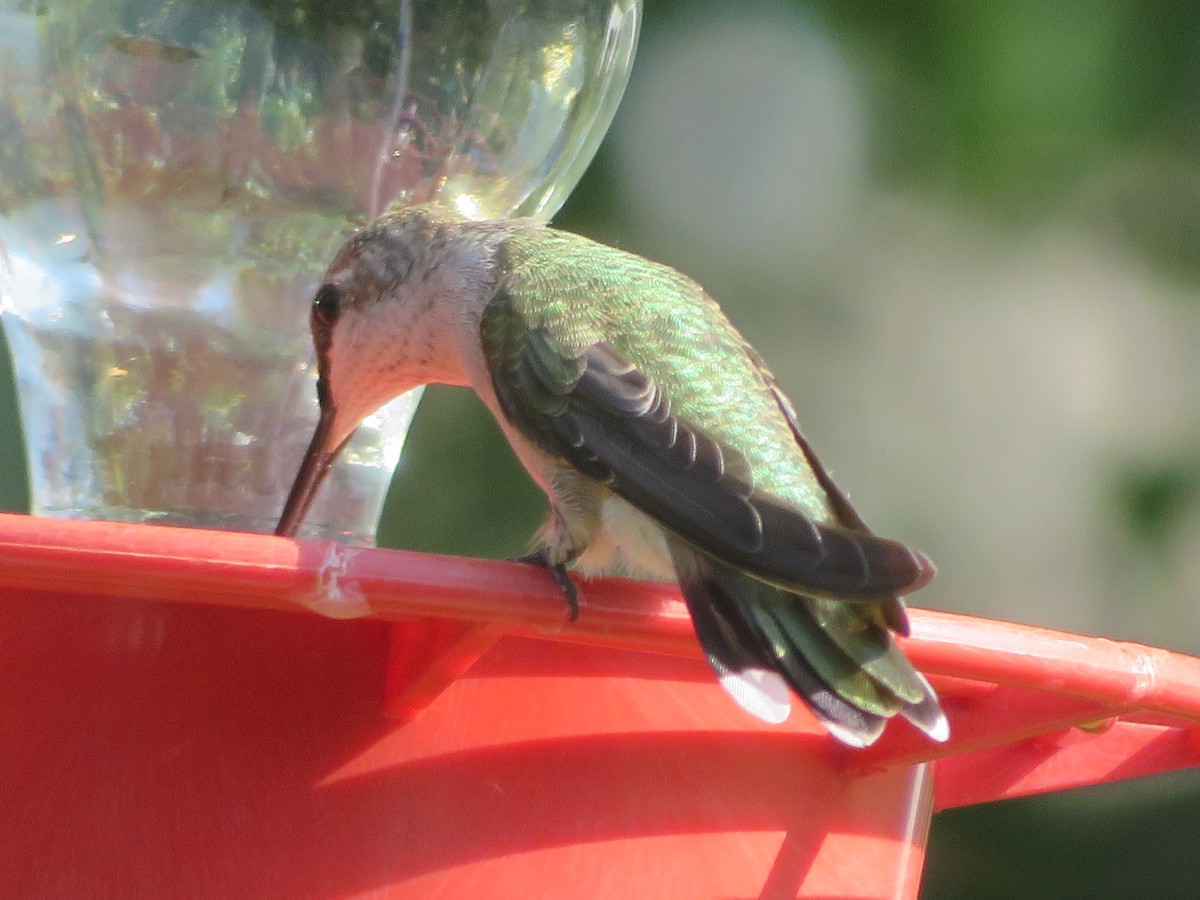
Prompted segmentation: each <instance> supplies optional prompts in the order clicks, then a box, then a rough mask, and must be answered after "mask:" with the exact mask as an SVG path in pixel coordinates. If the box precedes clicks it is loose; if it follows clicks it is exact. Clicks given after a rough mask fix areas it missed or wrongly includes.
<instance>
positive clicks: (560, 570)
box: [513, 549, 579, 622]
mask: <svg viewBox="0 0 1200 900" xmlns="http://www.w3.org/2000/svg"><path fill="white" fill-rule="evenodd" d="M513 562H519V563H525V564H526V565H528V566H537V567H538V568H539V569H545V570H546V571H548V572H549V573H550V574H551V575H553V576H554V581H555V583H556V584H557V585H558V586H559V588H561V589H562V592H563V599H564V600H566V601H567V608H568V609H570V611H571V614H570V618H569V619H568V621H571V622H574V621H575V620H576V619H578V618H579V589H578V588H577V587H575V582H573V581H572V580H571V577H570V576H569V575H568V574H567V567H566V566H565V565H563V564H562V563H552V562H550V557H549V554H548V553H547V552H546V550H545V549H542V550H535V551H534V552H533V553H526V554H525V555H524V556H518V557H517V558H516V559H514V560H513Z"/></svg>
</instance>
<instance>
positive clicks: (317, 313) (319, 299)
mask: <svg viewBox="0 0 1200 900" xmlns="http://www.w3.org/2000/svg"><path fill="white" fill-rule="evenodd" d="M340 304H341V292H340V291H338V289H337V287H335V286H334V285H332V284H323V285H321V287H320V289H319V290H318V291H317V296H316V298H315V299H314V300H313V305H312V320H313V324H314V325H322V326H324V327H326V328H329V327H330V326H332V325H333V323H334V322H336V321H337V317H338V307H339V305H340Z"/></svg>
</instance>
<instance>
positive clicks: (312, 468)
mask: <svg viewBox="0 0 1200 900" xmlns="http://www.w3.org/2000/svg"><path fill="white" fill-rule="evenodd" d="M334 418H335V416H334V410H333V407H332V406H326V407H322V409H321V418H320V419H318V420H317V428H316V431H314V432H313V436H312V440H311V441H309V444H308V449H307V450H306V451H305V452H304V461H303V462H302V463H300V471H299V472H297V473H296V480H295V481H294V482H293V483H292V490H291V493H289V494H288V498H287V503H285V504H284V506H283V514H282V515H281V516H280V517H279V524H278V525H277V526H275V533H276V534H279V535H283V536H284V537H294V536H295V534H296V532H297V531H299V530H300V525H301V524H302V523H303V522H304V517H305V516H306V515H308V510H309V507H311V506H312V503H313V500H314V499H315V498H316V496H317V490H318V488H320V487H321V483H322V482H323V481H324V480H325V476H326V475H328V474H329V469H330V467H331V466H332V465H333V464H334V462H335V461H336V460H337V458H338V454H339V453H340V452H341V450H342V447H344V446H345V443H346V442H345V441H343V442H342V443H340V444H338V445H337V446H336V447H330V446H329V443H330V440H331V439H332V436H333V423H334Z"/></svg>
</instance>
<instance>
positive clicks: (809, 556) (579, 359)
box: [481, 292, 933, 601]
mask: <svg viewBox="0 0 1200 900" xmlns="http://www.w3.org/2000/svg"><path fill="white" fill-rule="evenodd" d="M481 337H482V341H483V347H484V353H485V356H486V358H487V362H488V366H489V369H490V371H491V375H492V382H493V386H494V388H495V391H496V396H497V399H498V400H499V403H500V407H501V409H502V411H503V412H504V414H505V416H507V417H508V419H509V420H510V421H511V422H512V423H513V424H514V425H515V426H516V427H517V428H518V429H519V430H520V431H521V432H522V433H523V434H525V435H526V436H527V437H529V438H530V439H531V440H533V441H534V442H535V443H536V444H538V445H539V447H541V449H543V450H544V451H546V452H547V453H550V454H552V455H554V456H558V457H561V458H563V459H565V460H567V461H568V462H569V463H571V464H572V465H573V466H575V467H576V468H577V469H579V470H580V471H582V472H583V473H584V474H586V475H589V476H590V477H592V478H595V479H597V480H598V481H601V482H604V483H606V484H607V485H608V486H609V487H610V489H611V490H612V491H613V492H614V493H616V494H617V495H619V496H621V497H623V498H624V499H626V500H628V501H629V502H630V503H632V504H633V505H635V506H637V507H638V508H640V509H641V510H643V511H644V512H646V513H647V514H649V515H650V516H651V517H653V518H654V519H656V520H657V521H659V522H660V523H662V524H663V525H664V526H666V527H667V528H669V529H671V530H672V531H674V532H675V533H676V534H678V535H680V536H681V537H683V538H685V539H686V540H687V541H689V542H691V543H692V544H694V545H695V546H696V547H698V548H699V549H701V550H703V551H705V552H706V553H709V554H711V555H712V556H714V557H716V558H717V559H720V560H723V561H725V562H726V563H729V564H731V565H734V566H737V567H739V568H742V569H744V570H746V571H748V572H750V573H752V574H754V575H755V576H757V577H760V578H762V579H764V580H766V581H769V582H771V583H774V584H777V585H779V586H780V587H784V588H787V589H789V590H794V591H800V592H804V593H811V594H816V595H823V596H830V597H837V598H842V599H862V600H870V601H882V600H887V599H888V598H890V597H891V596H892V595H894V594H897V593H905V592H907V591H910V590H914V589H916V588H917V587H920V586H921V585H922V584H924V583H925V582H926V581H928V580H929V578H930V577H932V574H933V571H932V567H931V565H930V564H929V562H928V560H926V559H925V557H923V556H922V555H920V554H918V553H915V552H913V551H911V550H909V549H908V548H907V547H905V546H904V545H902V544H899V543H897V542H895V541H891V540H887V539H885V538H879V537H875V536H874V535H871V534H870V533H868V532H865V531H862V530H856V529H855V528H847V527H838V526H830V525H824V524H821V523H819V522H815V521H813V520H811V519H809V518H808V517H806V516H804V515H803V514H801V513H799V512H797V511H796V510H795V509H792V508H789V507H788V506H786V505H784V504H783V503H781V502H779V501H778V500H776V499H774V498H772V497H769V496H765V495H763V494H761V493H759V494H756V493H755V492H754V489H753V479H752V478H751V476H750V472H749V467H748V465H747V462H746V460H745V458H744V457H743V456H742V455H741V454H740V453H738V452H737V451H736V450H734V449H733V448H731V447H729V446H727V445H726V444H722V443H721V442H719V441H717V440H715V439H714V438H712V437H711V436H709V435H707V434H705V433H704V431H703V430H702V429H701V428H699V427H697V426H696V425H695V423H692V422H688V421H687V420H686V419H684V418H682V417H680V416H679V415H677V414H676V413H675V412H674V411H673V410H672V407H671V400H670V398H669V397H668V396H666V394H665V393H664V392H663V391H662V390H661V389H660V387H659V386H658V385H656V384H655V383H654V382H653V381H652V380H651V379H650V378H649V377H648V376H647V375H646V374H645V373H644V372H643V371H642V370H640V369H639V368H638V367H637V366H635V365H633V364H632V363H631V362H630V361H629V360H627V359H624V358H622V357H621V356H620V355H619V354H618V353H617V352H616V351H615V350H614V349H613V347H612V346H610V345H609V344H607V343H605V342H603V341H598V342H594V343H584V344H582V345H578V346H575V347H571V346H568V345H567V343H566V342H564V341H563V340H561V339H560V338H559V337H558V336H556V335H555V334H554V333H552V332H551V331H550V330H549V329H547V328H545V327H533V328H530V327H528V323H527V322H526V321H525V320H524V318H523V317H522V316H521V314H520V313H519V312H518V311H517V310H516V309H514V307H513V305H512V302H511V299H510V298H508V297H507V296H506V295H505V294H504V293H503V292H501V293H500V294H498V295H497V297H495V298H494V299H493V300H492V302H491V303H490V304H489V306H488V308H487V309H486V310H485V313H484V317H483V322H482V327H481ZM838 496H840V495H838ZM834 502H835V503H837V502H838V501H837V500H835V501H834ZM856 524H857V523H856Z"/></svg>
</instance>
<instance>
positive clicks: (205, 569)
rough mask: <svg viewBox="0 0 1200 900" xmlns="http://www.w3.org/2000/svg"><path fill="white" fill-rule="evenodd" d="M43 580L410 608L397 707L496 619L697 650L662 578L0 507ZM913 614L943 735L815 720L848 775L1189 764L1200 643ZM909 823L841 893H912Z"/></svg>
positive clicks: (1197, 727) (1042, 786)
mask: <svg viewBox="0 0 1200 900" xmlns="http://www.w3.org/2000/svg"><path fill="white" fill-rule="evenodd" d="M48 596H53V597H56V598H67V599H68V600H78V601H88V602H92V603H96V602H104V601H118V600H129V599H136V600H148V601H166V602H168V603H174V604H188V605H193V606H216V607H232V608H239V609H244V610H275V611H291V612H298V611H300V612H302V611H304V610H305V609H307V610H309V611H311V612H313V613H320V614H323V615H326V616H332V617H335V618H356V617H370V618H374V619H381V620H388V621H393V622H397V623H405V624H404V626H403V627H401V628H396V629H395V632H394V637H393V638H392V652H391V657H390V664H389V671H388V675H387V679H388V683H387V684H386V686H385V694H386V705H387V709H388V711H389V713H390V714H391V715H392V716H393V717H394V718H396V719H399V720H409V719H413V718H415V717H416V716H417V714H418V713H420V712H421V711H422V710H423V709H424V708H425V707H427V706H429V705H430V704H432V703H433V702H434V701H435V700H436V699H437V698H438V697H439V695H440V694H441V692H442V691H443V690H444V689H446V688H447V687H448V686H450V685H452V684H454V683H455V681H456V679H458V678H459V676H461V675H462V674H463V673H464V672H465V671H466V670H467V669H468V668H470V667H471V666H472V665H473V664H474V662H475V661H476V660H477V659H478V658H479V657H480V656H482V655H483V654H484V653H485V651H487V650H488V648H489V647H491V646H492V645H493V644H494V643H495V642H496V641H497V639H498V638H500V637H502V636H506V635H507V636H517V637H523V638H531V637H532V638H538V639H542V640H552V641H557V642H571V643H575V644H582V645H590V646H592V647H593V648H601V650H615V651H629V650H636V651H642V652H646V653H653V654H659V655H664V656H668V657H679V658H681V659H682V660H684V661H688V660H690V661H693V662H694V663H695V664H696V665H697V666H700V665H701V664H702V663H701V660H702V656H701V653H700V650H699V646H698V645H697V643H696V640H695V637H694V634H693V632H692V627H691V622H690V620H689V617H688V615H687V611H686V608H685V606H684V604H683V602H682V600H681V598H680V597H679V594H678V591H677V589H676V588H675V586H673V585H668V584H659V583H649V582H635V581H630V580H624V579H598V580H594V581H585V582H581V590H580V597H581V609H582V611H581V614H580V616H579V618H578V620H577V621H575V622H568V621H567V620H566V610H565V607H564V604H563V602H562V597H561V594H560V592H559V590H558V588H557V587H556V586H555V585H554V583H553V581H552V579H550V578H549V577H547V576H546V574H545V573H544V572H540V571H538V570H537V569H535V568H533V567H529V566H524V565H519V564H514V563H505V562H492V561H484V560H474V559H461V558H455V557H446V556H433V555H426V554H418V553H411V552H403V551H395V550H378V549H360V548H352V547H346V546H341V545H338V544H335V543H332V542H328V541H324V542H322V541H294V540H290V539H285V538H279V537H273V536H265V535H250V534H235V533H228V532H217V531H202V530H193V529H184V528H166V527H155V526H148V525H129V524H115V523H104V522H85V521H70V520H61V519H41V518H32V517H28V516H18V515H0V602H4V601H10V600H11V601H22V600H24V601H29V600H31V599H32V600H34V601H36V600H37V599H38V598H45V597H48ZM912 626H913V633H912V636H911V637H910V638H908V639H906V640H905V641H904V649H905V651H906V652H907V653H908V655H909V657H910V658H911V659H912V660H913V662H914V663H915V664H916V665H917V666H918V667H919V668H920V669H922V670H923V671H924V672H925V673H926V674H927V675H928V676H929V677H930V679H931V680H932V681H933V683H934V686H935V687H936V688H937V690H938V692H939V694H940V696H941V698H942V700H943V705H944V707H945V709H946V713H947V715H948V717H949V720H950V727H951V738H950V740H949V741H948V742H947V743H946V744H942V745H937V744H933V743H931V742H930V741H929V740H928V739H926V738H925V737H924V736H923V735H921V734H919V733H918V732H916V731H915V730H913V729H911V728H910V727H908V726H907V725H906V724H905V723H901V722H896V723H893V724H892V725H890V726H889V728H888V730H887V732H886V733H885V735H884V737H883V738H882V739H881V740H880V741H879V743H878V744H877V745H875V746H874V747H871V748H869V749H867V750H865V751H854V750H850V749H847V748H844V747H841V746H840V745H837V744H836V743H835V742H834V741H833V740H832V739H824V740H823V742H822V738H821V736H820V734H818V733H816V730H815V726H814V735H815V736H814V737H813V739H812V740H811V741H808V742H807V743H806V745H805V752H807V753H809V758H811V759H817V760H818V765H819V766H820V767H821V768H822V769H823V770H825V771H828V772H830V773H831V774H833V775H837V776H838V777H840V778H841V779H842V780H843V781H845V782H847V783H848V782H849V781H854V780H856V779H858V780H864V781H865V780H870V779H871V778H873V777H875V776H877V775H878V774H879V773H886V772H896V771H900V770H902V769H903V770H912V771H914V772H915V771H917V770H915V769H914V768H913V767H915V766H917V765H918V764H920V763H925V762H932V763H933V771H934V779H933V783H934V787H933V807H934V808H935V809H945V808H948V807H954V806H962V805H967V804H972V803H980V802H984V801H988V800H995V799H1000V798H1005V797H1016V796H1022V795H1027V794H1035V793H1040V792H1045V791H1052V790H1059V789H1063V788H1070V787H1076V786H1081V785H1085V784H1097V783H1102V782H1107V781H1114V780H1118V779H1124V778H1131V777H1137V776H1142V775H1149V774H1153V773H1158V772H1165V771H1169V770H1173V769H1179V768H1183V767H1189V766H1196V765H1200V724H1198V723H1200V659H1195V658H1192V657H1188V656H1184V655H1181V654H1177V653H1172V652H1169V651H1166V650H1160V649H1154V648H1151V647H1146V646H1142V645H1138V644H1133V643H1125V642H1118V641H1111V640H1106V639H1102V638H1092V637H1083V636H1079V635H1074V634H1067V633H1063V632H1058V631H1051V630H1047V629H1042V628H1035V627H1030V626H1023V625H1016V624H1011V623H1005V622H997V621H990V620H985V619H977V618H971V617H967V616H960V615H952V614H948V613H937V612H927V611H921V610H913V611H912ZM268 633H269V632H268ZM683 664H685V665H690V664H691V663H683ZM814 748H815V749H814ZM855 802H858V801H855ZM925 802H926V804H927V803H928V801H925ZM924 815H925V816H926V820H925V821H926V822H927V817H928V810H926V811H925V813H924ZM917 824H918V828H917V831H920V830H921V829H920V827H919V826H920V823H917ZM913 833H914V834H915V833H916V832H913ZM914 841H915V842H914V843H912V844H911V846H913V847H917V851H916V854H915V857H914V856H913V854H912V853H909V854H908V855H903V854H901V856H898V857H896V859H898V860H899V861H898V862H896V863H895V864H896V865H897V866H899V867H902V868H903V867H906V868H905V871H906V872H908V873H909V874H908V875H905V876H904V877H903V878H898V879H897V880H896V882H895V884H896V885H897V887H895V889H894V892H885V893H880V892H878V891H875V889H874V888H872V889H870V890H868V889H867V888H863V891H862V893H859V894H853V896H863V897H868V896H870V897H875V896H914V895H915V889H916V888H915V885H916V883H917V879H918V878H919V868H920V856H921V847H923V844H921V839H920V838H919V837H918V838H916V839H914ZM855 846H856V847H857V846H858V845H855ZM783 852H784V851H783V850H781V851H780V853H783ZM855 852H856V853H857V852H858V850H857V849H856V850H855ZM914 858H915V860H916V861H915V863H914V862H913V859H914ZM811 865H812V863H810V866H811ZM914 865H915V868H914ZM777 868H778V864H777ZM914 872H915V875H913V873H914ZM777 876H778V872H777V870H775V869H773V870H772V878H776V879H777ZM808 884H809V883H808V882H804V884H802V885H800V893H801V895H803V896H807V895H808V894H807V893H805V891H806V890H809V887H808ZM812 890H814V891H815V890H816V888H812ZM839 890H840V889H839ZM891 890H892V889H890V888H889V891H891ZM765 895H766V894H764V896H765ZM780 895H781V896H783V895H787V896H792V895H795V890H792V889H790V888H789V891H785V892H782V893H781V894H780ZM814 895H816V894H814ZM839 895H840V894H839ZM847 895H848V896H849V894H847ZM418 896H419V894H418Z"/></svg>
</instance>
